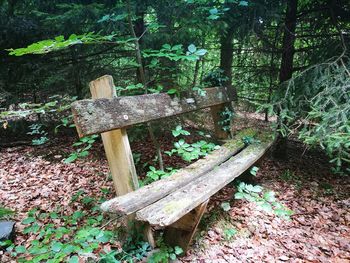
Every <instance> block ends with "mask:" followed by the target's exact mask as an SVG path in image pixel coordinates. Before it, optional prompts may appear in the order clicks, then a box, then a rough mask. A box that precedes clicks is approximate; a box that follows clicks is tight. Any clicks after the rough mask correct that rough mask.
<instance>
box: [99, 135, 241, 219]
mask: <svg viewBox="0 0 350 263" xmlns="http://www.w3.org/2000/svg"><path fill="white" fill-rule="evenodd" d="M242 134H243V135H244V132H242V133H241V135H240V136H237V137H235V138H234V139H233V140H229V141H228V142H227V143H225V144H224V145H222V146H221V147H220V148H219V149H217V150H215V151H213V152H212V153H210V154H209V155H207V156H206V157H204V158H202V159H200V160H198V161H196V162H195V163H193V164H191V165H189V166H187V167H185V168H183V169H180V170H179V171H178V172H176V173H175V174H173V175H171V176H169V177H166V178H164V179H161V180H159V181H156V182H153V183H152V184H149V185H146V186H144V187H142V188H140V189H138V190H136V191H134V192H131V193H128V194H126V195H123V196H119V197H116V198H114V199H111V200H109V201H106V202H104V203H103V204H102V205H101V208H102V210H104V211H108V212H112V213H117V214H121V215H129V214H132V213H134V212H136V211H138V210H140V209H142V208H144V207H145V206H148V205H150V204H152V203H154V202H156V201H158V200H159V199H161V198H163V197H164V196H166V195H168V194H169V193H171V192H173V191H175V190H177V189H179V188H181V187H182V186H184V185H186V184H188V183H190V182H191V181H193V180H195V179H197V178H199V177H201V176H202V175H204V174H206V173H208V172H209V171H211V170H212V169H214V168H215V167H216V166H218V165H220V164H221V163H222V162H224V161H226V160H228V159H229V158H230V157H231V156H233V155H234V154H236V153H237V152H239V151H240V150H241V149H243V148H244V143H243V141H242V138H241V136H243V135H242Z"/></svg>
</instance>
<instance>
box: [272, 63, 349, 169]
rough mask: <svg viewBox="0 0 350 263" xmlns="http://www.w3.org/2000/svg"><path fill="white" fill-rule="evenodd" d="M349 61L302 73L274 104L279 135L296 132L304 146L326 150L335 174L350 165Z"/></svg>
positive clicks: (278, 96) (287, 85)
mask: <svg viewBox="0 0 350 263" xmlns="http://www.w3.org/2000/svg"><path fill="white" fill-rule="evenodd" d="M348 61H349V59H348V58H340V59H336V60H334V61H330V62H325V63H322V64H319V65H316V66H313V67H311V68H309V69H307V70H305V71H304V72H302V73H301V74H299V75H297V76H296V77H294V78H293V79H291V80H290V81H289V82H287V83H285V85H286V90H285V91H284V92H282V89H281V94H278V95H277V96H276V99H275V102H276V103H275V104H274V106H275V108H274V109H275V111H279V113H280V118H279V124H280V125H279V128H280V129H279V131H280V132H281V134H282V135H284V136H287V135H288V134H290V133H293V132H294V131H295V130H298V131H299V138H300V139H301V140H303V141H304V142H305V143H306V144H309V145H311V146H316V145H318V146H320V147H321V148H322V149H323V150H325V152H326V153H327V154H328V155H329V156H330V157H331V161H330V162H331V163H333V164H334V166H335V172H341V168H342V166H343V165H344V166H346V164H350V120H349V116H350V95H349V94H350V88H349V81H348V79H349V70H348V68H349V67H350V66H349V62H348ZM270 109H271V108H270ZM349 171H350V170H349V168H348V172H349Z"/></svg>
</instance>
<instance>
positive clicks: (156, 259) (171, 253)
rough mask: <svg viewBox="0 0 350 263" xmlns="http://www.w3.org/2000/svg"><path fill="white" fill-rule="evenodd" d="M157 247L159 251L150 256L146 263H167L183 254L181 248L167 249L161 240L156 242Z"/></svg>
mask: <svg viewBox="0 0 350 263" xmlns="http://www.w3.org/2000/svg"><path fill="white" fill-rule="evenodd" d="M157 246H158V247H159V250H158V251H156V252H155V253H153V254H152V256H151V257H150V258H149V259H148V261H147V262H148V263H166V262H169V259H171V260H175V259H176V258H177V256H179V255H181V254H182V253H183V249H182V248H181V247H178V246H176V247H169V246H167V245H165V243H164V241H163V239H162V238H159V239H158V240H157Z"/></svg>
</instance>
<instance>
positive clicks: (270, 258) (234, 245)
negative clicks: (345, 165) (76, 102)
mask: <svg viewBox="0 0 350 263" xmlns="http://www.w3.org/2000/svg"><path fill="white" fill-rule="evenodd" d="M73 140H74V139H72V138H60V139H57V140H56V141H55V140H53V141H51V142H50V144H49V145H47V146H45V147H33V146H20V147H12V148H3V149H1V151H0V200H1V201H0V205H3V206H5V207H10V208H12V209H14V210H16V212H17V213H16V220H17V221H21V220H22V219H23V218H24V217H25V213H26V212H27V211H28V210H29V209H31V208H33V207H39V208H40V209H41V210H43V211H52V210H53V209H54V208H55V207H56V206H57V205H60V206H64V207H65V209H66V210H67V211H73V210H74V209H77V207H74V206H72V205H71V204H70V200H71V198H72V196H73V195H74V194H75V193H77V192H78V191H79V190H83V191H85V192H87V193H89V195H91V196H100V195H101V191H100V189H101V188H102V189H110V190H111V191H110V192H112V189H113V184H112V182H111V180H110V179H109V178H108V167H107V162H106V161H105V160H104V157H103V150H102V146H101V145H100V144H99V145H97V146H95V147H94V152H95V153H94V154H92V155H91V156H89V157H88V158H86V159H83V160H79V161H77V162H76V163H74V164H64V163H63V162H62V156H64V155H65V154H67V153H68V152H69V151H70V150H71V148H70V146H69V145H71V144H72V142H73ZM160 140H161V145H162V146H163V147H164V149H165V150H167V149H169V148H171V147H172V142H171V141H170V140H169V139H168V137H167V136H164V137H162V138H160ZM150 145H151V143H150V142H149V141H147V140H146V141H143V142H138V143H133V145H132V148H133V150H134V151H136V152H142V153H143V154H142V157H141V160H140V163H145V162H149V163H150V164H151V163H152V160H153V159H154V151H153V149H152V146H150ZM288 150H289V151H288V152H289V159H288V160H285V161H280V160H277V159H275V158H273V157H272V156H271V155H267V156H266V157H265V158H264V160H263V161H261V163H260V164H258V165H257V166H259V168H260V169H259V171H258V173H257V176H256V178H254V181H255V182H254V183H257V184H259V185H261V186H263V187H264V189H269V190H273V191H275V193H276V197H277V199H278V200H279V201H280V202H281V203H283V204H284V205H285V206H286V207H288V208H289V209H291V210H293V212H294V214H293V215H292V216H291V218H290V220H285V219H282V218H279V217H277V216H274V215H272V214H267V213H266V212H264V211H261V210H260V209H259V207H258V206H257V205H256V204H254V203H249V202H247V201H244V200H234V198H233V195H234V192H235V186H234V184H230V185H229V186H227V187H226V188H224V189H223V190H222V191H220V192H219V193H217V194H216V195H215V196H213V197H212V199H211V201H210V203H209V207H208V213H206V215H205V216H204V218H203V220H202V223H201V225H200V230H199V231H198V234H197V236H196V238H195V240H194V242H193V244H192V246H191V249H190V250H189V251H188V252H187V254H186V255H185V256H184V257H182V258H181V259H180V260H179V261H181V262H350V177H349V176H340V175H333V174H332V173H331V171H330V168H331V167H330V166H329V163H328V160H327V158H326V157H325V156H324V155H323V153H322V152H320V151H319V150H317V149H306V148H305V146H303V145H302V144H301V143H300V142H298V141H297V140H290V141H289V147H288ZM165 163H166V165H170V166H177V167H179V166H180V167H181V166H183V165H185V164H184V163H183V162H181V160H179V159H171V158H170V157H169V158H166V159H165ZM140 171H141V172H140V173H141V174H142V173H143V170H142V169H141V170H140ZM112 196H113V195H112V194H109V195H107V198H108V197H112ZM224 201H225V202H230V205H231V209H230V210H229V211H223V209H222V208H221V207H220V204H221V203H222V202H224ZM21 229H22V226H21V225H20V224H17V232H18V235H17V240H16V242H17V243H21V244H26V242H27V240H30V239H32V238H28V236H26V235H23V234H22V233H21Z"/></svg>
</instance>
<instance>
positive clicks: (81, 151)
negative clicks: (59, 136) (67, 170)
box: [64, 135, 98, 163]
mask: <svg viewBox="0 0 350 263" xmlns="http://www.w3.org/2000/svg"><path fill="white" fill-rule="evenodd" d="M97 138H98V135H91V136H86V137H84V138H81V139H79V141H77V142H75V143H74V144H73V146H74V147H77V146H80V148H78V149H77V150H76V151H74V152H72V153H71V154H70V155H69V157H68V158H66V159H65V160H64V162H65V163H72V162H74V161H75V160H76V159H78V158H83V157H86V156H88V155H89V150H90V148H91V147H92V145H93V144H94V143H95V141H96V140H97Z"/></svg>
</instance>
